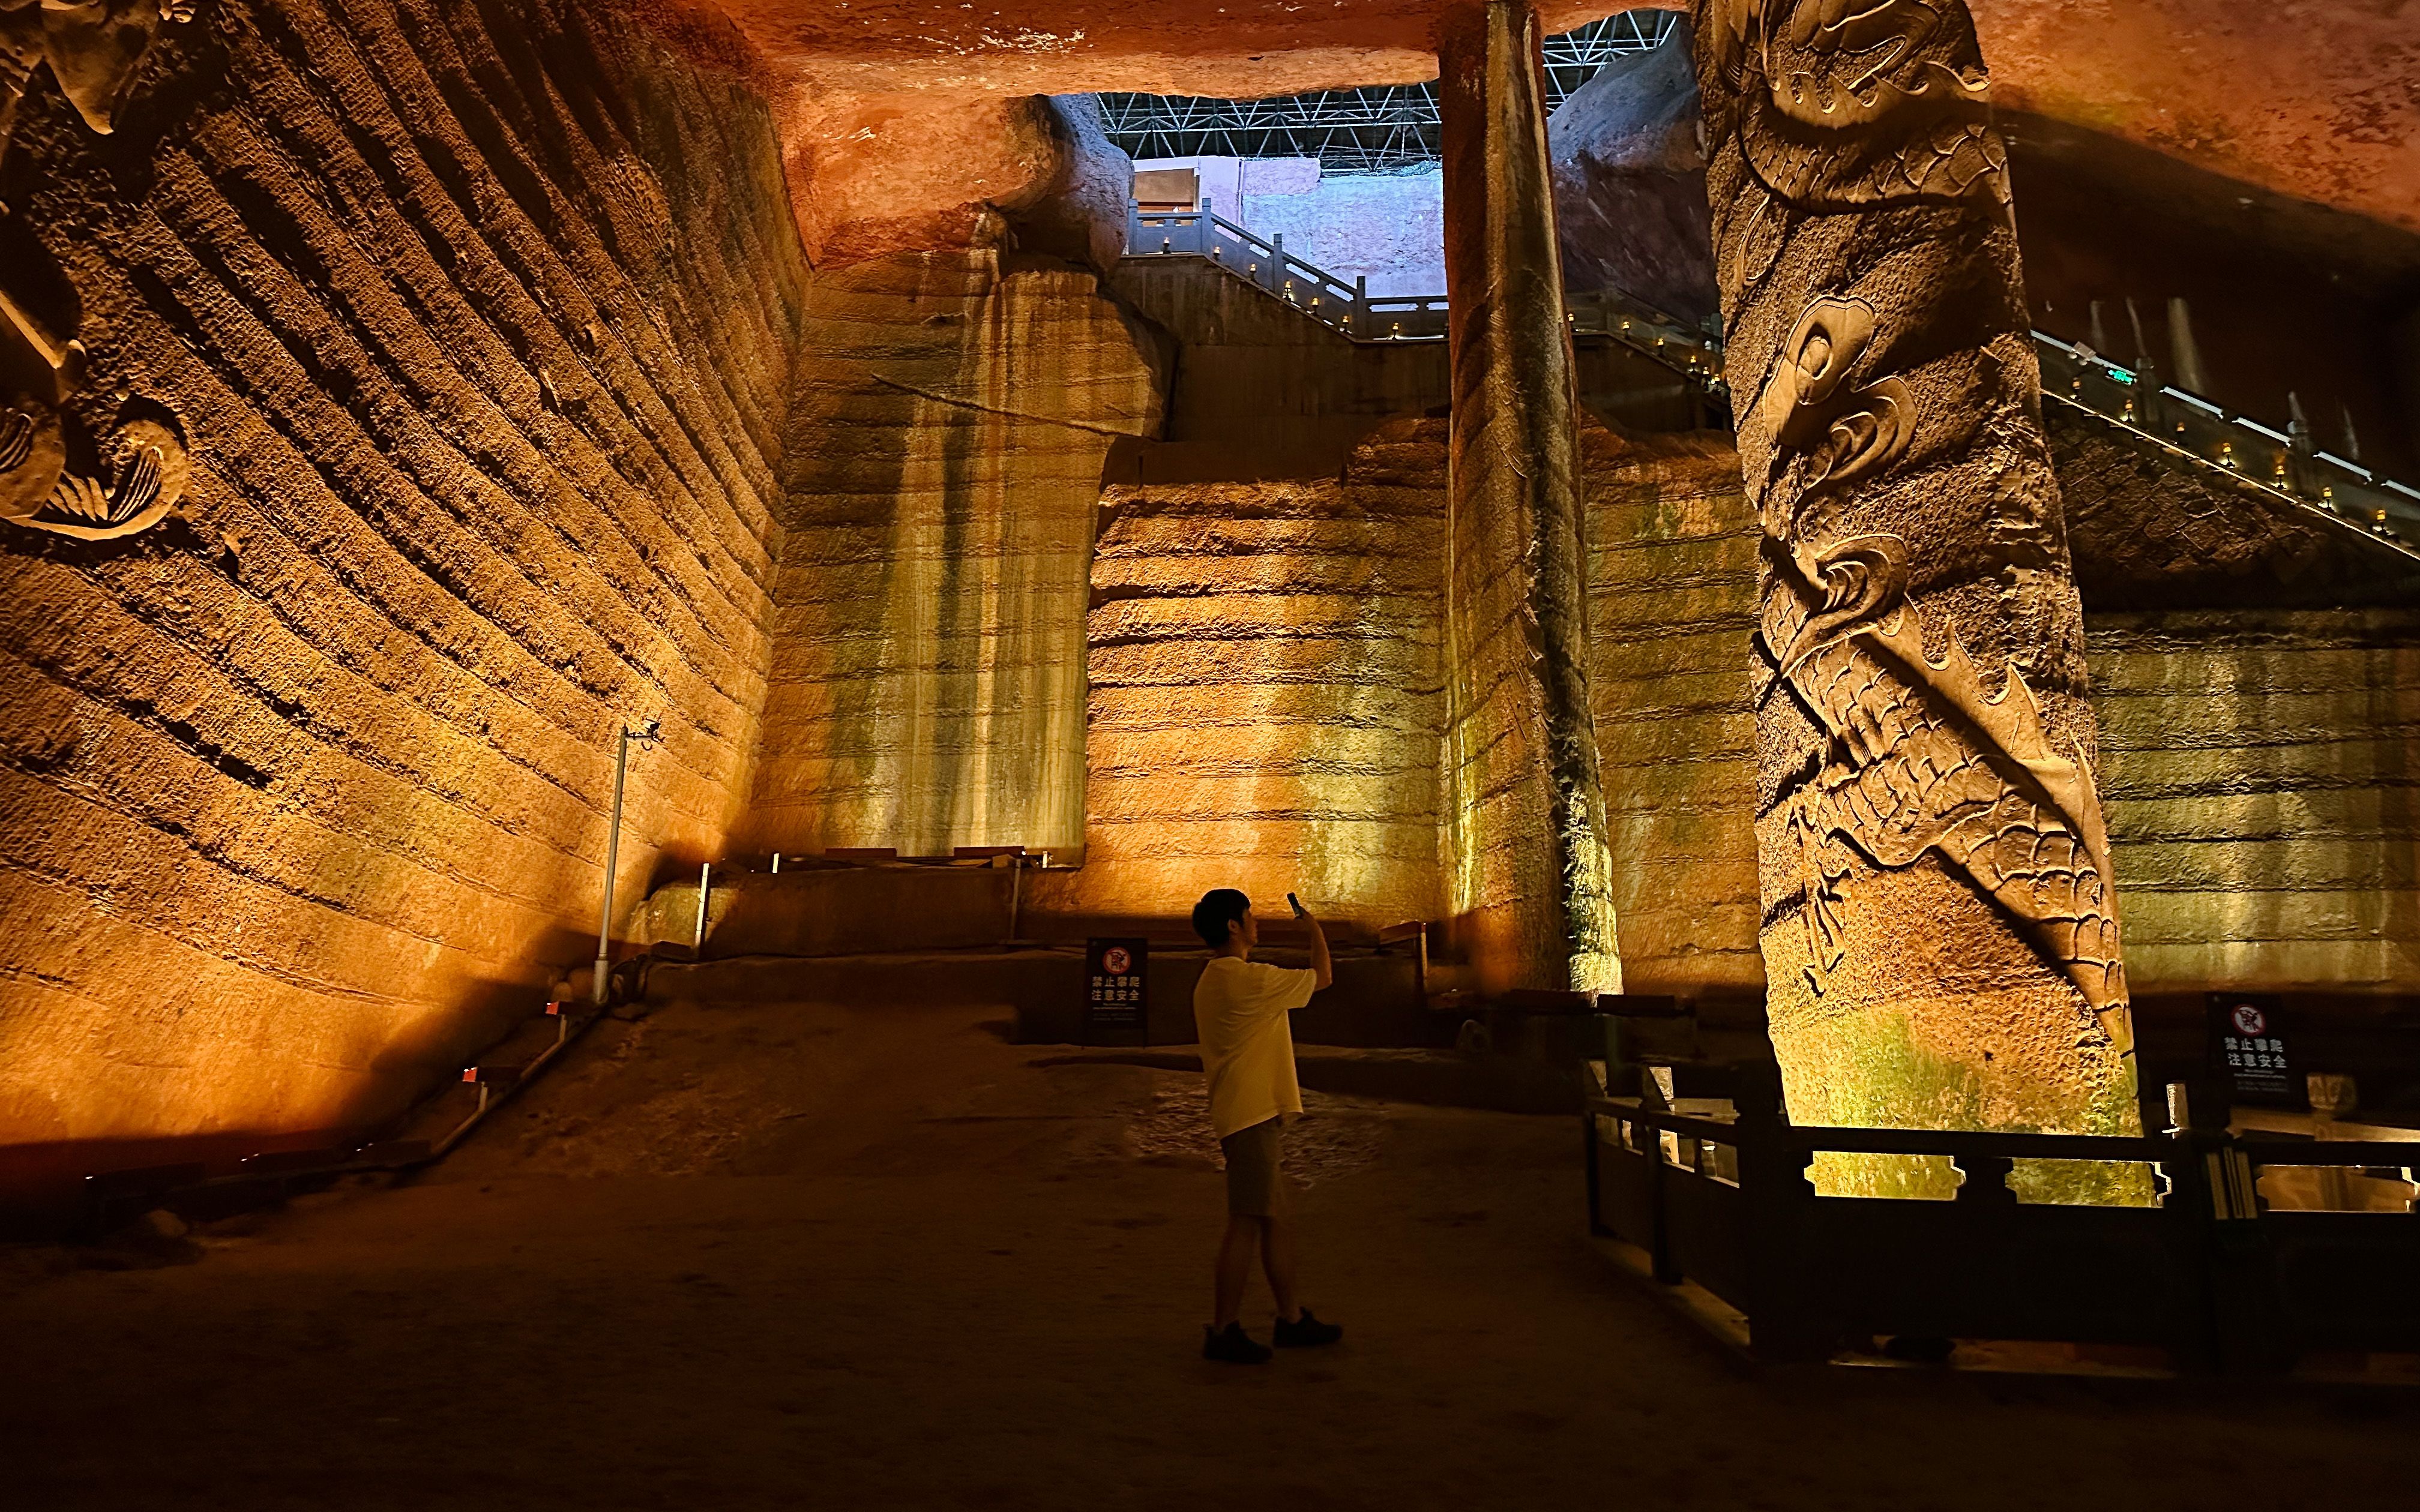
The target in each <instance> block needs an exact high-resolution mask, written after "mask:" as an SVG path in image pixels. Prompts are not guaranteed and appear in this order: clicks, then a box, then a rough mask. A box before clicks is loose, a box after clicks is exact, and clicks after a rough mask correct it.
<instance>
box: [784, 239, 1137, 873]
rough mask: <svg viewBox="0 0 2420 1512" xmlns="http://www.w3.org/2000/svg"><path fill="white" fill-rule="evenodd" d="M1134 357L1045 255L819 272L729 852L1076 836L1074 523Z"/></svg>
mask: <svg viewBox="0 0 2420 1512" xmlns="http://www.w3.org/2000/svg"><path fill="white" fill-rule="evenodd" d="M1154 351H1155V348H1154V347H1153V346H1152V345H1151V342H1150V339H1149V338H1148V337H1147V336H1146V335H1145V334H1144V332H1142V331H1141V329H1140V327H1139V326H1137V325H1135V324H1134V323H1132V322H1131V321H1130V320H1129V318H1128V317H1127V316H1125V314H1124V313H1122V311H1121V310H1120V309H1119V307H1118V306H1117V305H1115V304H1113V303H1111V302H1110V301H1109V300H1108V299H1106V298H1105V297H1104V296H1103V295H1102V293H1101V289H1100V285H1099V282H1098V280H1096V279H1095V278H1094V275H1093V274H1092V273H1090V272H1088V271H1085V270H1080V269H1078V268H1075V267H1072V266H1070V265H1067V264H1064V263H1060V262H1056V261H1047V260H1039V259H1031V258H1028V259H1021V260H1020V259H1016V258H1011V259H1009V260H1007V261H1005V262H1003V260H1002V259H1001V255H999V254H997V253H996V252H994V251H991V250H989V249H985V250H980V251H966V252H951V253H931V254H919V255H900V256H893V257H887V258H881V259H876V260H874V261H870V262H864V263H860V264H856V265H854V266H852V267H849V268H846V269H842V270H828V271H825V272H822V273H820V274H819V275H818V276H817V278H816V279H815V281H814V288H813V293H812V297H811V301H810V313H809V318H808V321H807V325H806V329H805V334H804V336H803V345H802V347H801V348H800V354H799V378H798V387H797V393H796V395H795V401H794V408H793V423H792V427H791V431H790V442H789V455H790V457H791V467H790V471H789V475H788V478H787V486H786V491H785V499H786V502H785V504H784V506H783V509H784V516H785V519H786V522H787V524H788V526H789V528H790V534H789V542H788V548H787V550H786V551H785V553H784V554H783V558H782V564H781V571H780V575H779V579H778V581H777V583H776V586H775V590H774V599H775V611H774V612H775V622H774V624H775V635H774V644H773V651H772V670H771V674H770V677H771V689H770V693H769V695H768V704H767V708H766V717H765V738H764V746H763V754H762V757H761V764H760V766H759V768H758V771H757V778H756V783H755V801H754V804H753V807H752V811H751V814H750V820H749V825H748V829H747V836H746V839H745V841H744V844H745V846H746V847H747V848H751V849H755V850H767V851H771V850H780V851H821V850H824V849H826V848H829V847H832V846H891V847H893V848H895V849H897V850H898V851H899V852H900V853H901V854H903V855H915V856H931V855H947V854H948V853H949V852H950V850H951V849H952V848H953V847H954V846H959V845H1024V846H1027V847H1029V848H1032V849H1034V850H1044V849H1047V850H1051V851H1054V852H1059V853H1072V852H1073V851H1075V850H1076V849H1077V848H1078V847H1079V846H1081V845H1082V844H1083V841H1084V833H1083V829H1084V826H1083V811H1084V810H1083V804H1084V612H1085V599H1086V592H1087V586H1086V573H1087V571H1088V570H1089V568H1090V566H1091V563H1092V549H1093V518H1094V510H1095V509H1096V507H1097V506H1098V503H1099V501H1100V492H1101V473H1102V468H1103V465H1104V463H1105V462H1106V461H1107V459H1108V456H1109V446H1110V443H1111V442H1112V441H1114V440H1116V439H1117V438H1118V437H1119V436H1122V435H1141V434H1146V433H1149V432H1151V431H1154V430H1156V428H1157V426H1158V424H1159V414H1160V403H1161V390H1160V387H1159V382H1158V379H1157V378H1156V371H1155V366H1154V357H1153V354H1154Z"/></svg>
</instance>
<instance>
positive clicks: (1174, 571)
mask: <svg viewBox="0 0 2420 1512" xmlns="http://www.w3.org/2000/svg"><path fill="white" fill-rule="evenodd" d="M1445 455H1446V454H1445V429H1444V424H1443V423H1442V422H1439V421H1410V420H1405V421H1398V422H1394V423H1391V424H1387V425H1385V426H1382V427H1380V428H1379V429H1378V430H1377V431H1376V432H1374V433H1373V435H1371V436H1370V437H1369V438H1367V439H1366V440H1363V441H1362V442H1361V444H1360V445H1359V446H1358V447H1357V448H1356V449H1355V451H1354V453H1353V455H1352V458H1351V460H1350V462H1349V463H1348V465H1347V467H1346V469H1345V471H1344V472H1343V474H1342V477H1341V479H1304V480H1295V481H1286V482H1269V483H1188V484H1160V485H1151V484H1142V485H1133V486H1118V487H1112V488H1110V489H1109V490H1107V492H1106V493H1105V494H1104V496H1103V499H1102V527H1101V537H1100V544H1099V548H1098V550H1097V552H1096V555H1095V558H1094V567H1093V609H1092V614H1091V621H1090V625H1089V628H1088V633H1089V638H1090V642H1091V653H1090V655H1091V681H1092V694H1091V709H1092V736H1091V749H1090V764H1091V772H1090V785H1089V796H1088V798H1087V802H1086V806H1087V808H1088V810H1089V811H1090V821H1089V824H1088V825H1087V830H1086V835H1087V844H1086V847H1085V858H1084V866H1083V870H1082V871H1081V872H1075V873H1071V874H1065V875H1060V874H1053V875H1050V876H1048V877H1046V878H1045V879H1043V881H1042V882H1040V883H1038V884H1037V885H1036V887H1035V888H1034V890H1033V904H1034V907H1035V909H1036V910H1037V911H1038V912H1041V913H1044V914H1059V915H1063V916H1068V915H1078V916H1086V917H1092V918H1100V917H1132V916H1143V917H1157V918H1182V917H1184V916H1185V915H1187V914H1188V913H1189V912H1190V911H1191V910H1192V907H1193V903H1194V901H1195V900H1196V899H1198V898H1200V897H1201V896H1202V893H1204V892H1206V891H1208V890H1209V889H1211V888H1212V887H1241V888H1243V889H1244V890H1245V891H1246V892H1248V893H1249V894H1251V895H1252V897H1253V898H1254V899H1255V901H1256V902H1257V903H1259V904H1260V906H1261V911H1262V912H1263V913H1264V914H1267V915H1271V916H1273V917H1282V916H1281V914H1280V913H1279V910H1280V909H1281V908H1282V906H1283V904H1282V899H1283V897H1284V894H1285V893H1287V892H1288V891H1295V892H1299V893H1300V894H1301V895H1302V899H1303V902H1304V903H1305V904H1306V905H1308V906H1309V907H1311V909H1313V910H1314V911H1317V912H1320V913H1322V914H1323V915H1332V916H1333V917H1336V918H1343V919H1348V920H1353V921H1357V922H1361V923H1367V924H1374V925H1381V926H1383V925H1386V924H1392V923H1396V922H1399V921H1401V920H1404V919H1414V918H1437V917H1439V914H1440V912H1441V910H1442V908H1443V904H1444V893H1443V889H1442V885H1441V880H1440V874H1439V868H1438V815H1437V802H1438V794H1439V787H1438V774H1439V767H1438V761H1439V752H1438V738H1439V735H1440V733H1441V730H1442V725H1443V720H1444V717H1445V709H1444V696H1443V687H1442V673H1441V671H1440V668H1439V663H1438V656H1439V647H1440V643H1441V640H1442V637H1443V633H1444V603H1443V587H1444V576H1443V575H1444V560H1443V550H1444V546H1445Z"/></svg>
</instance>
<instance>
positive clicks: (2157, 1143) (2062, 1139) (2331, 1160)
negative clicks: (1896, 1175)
mask: <svg viewBox="0 0 2420 1512" xmlns="http://www.w3.org/2000/svg"><path fill="white" fill-rule="evenodd" d="M1588 1106H1589V1111H1590V1112H1591V1113H1593V1114H1596V1115H1597V1116H1599V1117H1601V1118H1608V1119H1623V1120H1625V1121H1627V1122H1631V1123H1636V1124H1637V1125H1639V1126H1640V1127H1641V1128H1647V1129H1655V1130H1661V1131H1666V1132H1668V1133H1671V1134H1680V1135H1682V1136H1683V1137H1686V1138H1691V1139H1700V1140H1704V1141H1706V1142H1708V1143H1710V1144H1719V1145H1730V1146H1732V1147H1734V1148H1736V1147H1737V1146H1739V1145H1740V1144H1741V1143H1743V1142H1744V1141H1755V1142H1769V1143H1771V1144H1775V1145H1778V1146H1780V1147H1782V1148H1786V1149H1790V1150H1792V1152H1793V1153H1814V1152H1822V1153H1825V1154H1850V1155H1946V1156H1947V1157H1949V1158H1950V1159H1952V1160H1956V1159H1958V1158H1960V1157H1962V1156H1966V1157H1978V1158H1982V1159H1996V1160H2107V1161H2140V1162H2144V1163H2148V1164H2154V1165H2156V1164H2162V1163H2173V1162H2176V1161H2180V1160H2189V1159H2195V1158H2197V1157H2198V1156H2199V1155H2201V1154H2203V1153H2205V1152H2207V1151H2208V1150H2210V1149H2217V1148H2221V1147H2224V1148H2228V1149H2236V1150H2239V1151H2241V1152H2242V1154H2243V1156H2244V1158H2245V1159H2247V1160H2249V1161H2250V1162H2251V1163H2252V1164H2253V1165H2381V1166H2385V1165H2393V1166H2397V1167H2401V1166H2406V1165H2412V1157H2413V1156H2414V1154H2420V1151H2415V1150H2414V1149H2412V1144H2411V1142H2409V1141H2404V1140H2384V1139H2326V1140H2309V1139H2263V1138H2259V1137H2257V1136H2253V1135H2244V1134H2221V1133H2214V1132H2213V1133H2208V1134H2202V1133H2195V1134H2190V1135H2186V1134H2030V1133H2024V1132H2009V1131H1992V1130H1979V1129H1892V1128H1872V1127H1850V1126H1828V1127H1827V1126H1822V1125H1812V1124H1794V1123H1788V1122H1781V1121H1776V1120H1773V1119H1765V1120H1761V1121H1760V1120H1755V1119H1748V1118H1745V1117H1743V1118H1742V1119H1739V1121H1737V1122H1727V1121H1725V1120H1723V1119H1710V1118H1706V1117H1704V1116H1702V1115H1698V1114H1686V1113H1673V1112H1670V1111H1668V1110H1666V1109H1663V1108H1654V1107H1649V1106H1648V1105H1647V1104H1646V1103H1643V1102H1640V1101H1637V1100H1634V1099H1630V1098H1622V1097H1613V1096H1607V1095H1605V1094H1598V1095H1595V1096H1591V1097H1590V1098H1589V1100H1588Z"/></svg>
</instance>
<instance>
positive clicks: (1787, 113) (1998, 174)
mask: <svg viewBox="0 0 2420 1512" xmlns="http://www.w3.org/2000/svg"><path fill="white" fill-rule="evenodd" d="M1702 15H1703V17H1704V23H1703V24H1704V26H1705V28H1706V37H1705V41H1704V43H1703V45H1704V46H1705V48H1706V49H1708V53H1707V56H1708V57H1709V58H1710V59H1711V61H1712V64H1713V68H1714V74H1715V75H1716V77H1717V78H1718V79H1719V81H1720V82H1721V83H1722V84H1723V85H1726V86H1728V87H1729V88H1730V89H1732V90H1735V91H1737V92H1739V93H1740V94H1741V95H1742V96H1743V97H1745V99H1746V100H1748V101H1749V109H1748V110H1747V111H1746V112H1745V115H1744V116H1743V118H1742V120H1741V123H1740V124H1741V133H1742V137H1743V145H1744V147H1745V149H1746V152H1747V157H1748V161H1749V162H1750V163H1751V164H1753V165H1754V167H1755V169H1756V172H1757V177H1759V178H1760V179H1761V180H1762V181H1763V182H1764V184H1765V186H1766V187H1767V188H1768V189H1769V190H1770V191H1771V192H1772V193H1775V194H1776V195H1778V196H1779V197H1780V198H1781V199H1783V200H1784V201H1786V202H1789V203H1792V204H1794V205H1797V206H1799V207H1801V208H1831V209H1842V208H1855V207H1861V206H1868V205H1875V204H1887V203H1891V202H1894V201H1899V200H1904V199H1911V198H1936V199H1938V198H1962V197H1965V196H1966V195H1969V194H1973V193H1984V194H1987V195H1990V196H1991V197H1993V198H1994V199H1997V200H1999V201H2000V202H2002V203H2005V202H2006V200H2007V187H2006V175H2005V174H2004V173H2003V172H2002V170H2003V169H2004V168H2005V167H2006V164H2007V152H2006V149H2005V148H2004V147H2002V146H2001V144H2000V142H1999V139H1998V137H1997V136H1996V135H1994V134H1993V131H1992V130H1991V126H1990V122H1989V120H1988V118H1987V115H1986V108H1987V103H1988V100H1989V97H1990V93H1991V76H1990V74H1989V73H1988V72H1987V71H1986V70H1985V69H1984V67H1983V54H1982V49H1981V47H1980V45H1979V44H1978V42H1977V40H1976V38H1975V24H1974V21H1973V18H1972V17H1970V16H1969V15H1968V13H1967V10H1966V8H1965V6H1963V5H1962V4H1960V3H1959V0H1705V3H1704V5H1703V8H1702Z"/></svg>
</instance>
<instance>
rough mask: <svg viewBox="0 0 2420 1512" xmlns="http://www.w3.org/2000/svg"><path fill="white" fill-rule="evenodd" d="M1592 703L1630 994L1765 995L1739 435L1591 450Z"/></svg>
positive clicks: (1751, 583) (1603, 438) (1602, 435)
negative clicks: (1735, 443)
mask: <svg viewBox="0 0 2420 1512" xmlns="http://www.w3.org/2000/svg"><path fill="white" fill-rule="evenodd" d="M1583 441H1584V445H1585V448H1586V458H1587V462H1588V477H1589V517H1588V541H1589V558H1590V573H1589V633H1590V652H1591V655H1590V692H1591V695H1592V697H1593V698H1594V701H1595V705H1596V740H1597V753H1598V760H1599V762H1600V764H1601V770H1602V772H1603V779H1602V780H1603V782H1604V784H1605V806H1606V815H1607V824H1606V842H1607V848H1608V849H1609V850H1610V851H1611V853H1612V856H1613V876H1614V895H1613V903H1614V910H1615V917H1616V918H1618V919H1619V920H1620V927H1621V973H1622V982H1623V985H1624V986H1625V987H1626V988H1627V989H1628V990H1629V991H1631V992H1635V993H1674V994H1694V993H1699V992H1704V991H1707V990H1710V989H1714V990H1720V989H1727V988H1737V989H1744V990H1745V991H1747V992H1750V993H1753V992H1755V991H1756V990H1758V989H1760V988H1761V986H1762V984H1763V981H1764V964H1763V960H1762V958H1761V956H1760V955H1759V954H1758V952H1757V945H1756V922H1757V888H1756V836H1755V833H1754V828H1753V819H1754V815H1755V811H1756V783H1755V776H1756V771H1755V765H1754V760H1755V750H1756V717H1755V712H1754V709H1753V706H1752V705H1751V703H1750V702H1749V696H1750V681H1749V666H1750V664H1749V660H1748V658H1749V656H1750V652H1749V649H1748V638H1749V636H1750V635H1752V634H1753V633H1754V631H1755V629H1756V612H1755V608H1756V521H1755V519H1754V518H1753V517H1751V516H1750V515H1749V514H1748V509H1747V501H1746V498H1745V496H1744V495H1743V494H1742V492H1741V489H1740V474H1739V455H1738V454H1737V453H1736V452H1734V451H1732V450H1731V446H1730V438H1729V437H1727V436H1716V435H1699V436H1652V437H1638V438H1636V439H1629V440H1624V439H1618V438H1616V437H1615V436H1614V435H1612V434H1611V433H1610V432H1608V431H1604V430H1590V431H1589V432H1587V433H1586V434H1585V436H1584V438H1583Z"/></svg>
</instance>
